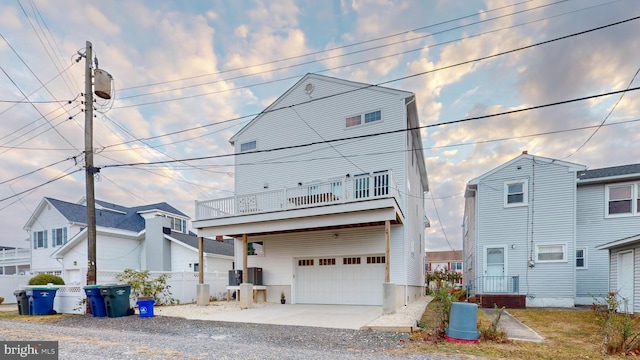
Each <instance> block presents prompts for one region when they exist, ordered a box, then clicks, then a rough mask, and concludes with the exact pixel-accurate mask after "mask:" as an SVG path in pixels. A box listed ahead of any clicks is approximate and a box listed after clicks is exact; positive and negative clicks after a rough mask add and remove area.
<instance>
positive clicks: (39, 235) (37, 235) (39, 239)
mask: <svg viewBox="0 0 640 360" xmlns="http://www.w3.org/2000/svg"><path fill="white" fill-rule="evenodd" d="M33 248H34V249H41V248H45V249H46V248H47V230H42V231H34V232H33Z"/></svg>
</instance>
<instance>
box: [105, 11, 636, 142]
mask: <svg viewBox="0 0 640 360" xmlns="http://www.w3.org/2000/svg"><path fill="white" fill-rule="evenodd" d="M638 19H640V16H636V17H633V18H630V19H626V20H622V21H618V22H615V23H611V24H608V25H603V26H599V27H595V28H592V29H588V30H584V31H580V32H577V33H573V34H569V35H565V36H561V37H557V38H554V39H550V40H546V41H542V42H538V43H534V44H530V45H526V46H522V47H519V48H514V49H511V50H507V51H503V52H499V53H496V54H493V55H487V56H483V57H480V58H476V59H473V60H467V61H463V62H459V63H456V64H451V65H447V66H444V67H440V68H437V69H432V70H427V71H423V72H419V73H415V74H412V75H408V76H403V77H400V78H395V79H391V80H387V81H384V82H380V83H377V84H363V86H362V87H360V88H356V89H352V90H347V91H344V92H339V93H334V94H330V95H325V96H322V97H317V98H313V99H310V100H307V101H303V102H300V103H297V104H292V105H288V106H283V107H280V108H274V109H270V108H266V109H264V110H262V111H261V112H259V113H253V114H249V115H244V116H240V117H236V118H231V119H227V120H223V121H219V122H217V123H213V124H207V125H200V126H196V127H192V128H188V129H184V130H179V131H174V132H170V133H167V134H163V135H157V136H152V137H147V138H144V139H143V140H152V139H158V138H161V137H165V136H171V135H176V134H180V133H184V132H189V131H193V130H198V129H203V128H206V127H210V126H214V125H218V124H223V123H227V122H231V121H237V120H241V119H245V118H249V117H255V116H258V115H261V114H265V113H270V112H275V111H279V110H283V109H286V108H290V107H293V106H299V105H304V104H308V103H312V102H315V101H320V100H325V99H329V98H333V97H337V96H341V95H345V94H349V93H353V92H356V91H362V90H365V89H369V88H373V87H378V86H381V85H386V84H390V83H393V82H398V81H402V80H407V79H411V78H414V77H418V76H423V75H427V74H430V73H434V72H436V71H441V70H446V69H451V68H454V67H458V66H462V65H468V64H471V63H475V62H478V61H483V60H488V59H491V58H495V57H498V56H502V55H507V54H510V53H514V52H517V51H521V50H526V49H530V48H533V47H536V46H540V45H545V44H549V43H552V42H555V41H559V40H564V39H567V38H571V37H574V36H578V35H584V34H587V33H590V32H594V31H597V30H602V29H605V28H609V27H612V26H617V25H621V24H624V23H627V22H630V21H634V20H638ZM196 96H200V95H196ZM193 97H195V96H193ZM185 98H187V97H183V98H179V99H185ZM174 100H175V99H174ZM174 100H160V101H157V102H154V103H162V102H168V101H174ZM148 104H151V103H148ZM145 105H146V104H145ZM132 106H136V105H131V106H122V107H119V108H125V107H132ZM124 144H126V143H122V144H114V145H108V146H106V147H105V148H108V147H112V146H117V145H124Z"/></svg>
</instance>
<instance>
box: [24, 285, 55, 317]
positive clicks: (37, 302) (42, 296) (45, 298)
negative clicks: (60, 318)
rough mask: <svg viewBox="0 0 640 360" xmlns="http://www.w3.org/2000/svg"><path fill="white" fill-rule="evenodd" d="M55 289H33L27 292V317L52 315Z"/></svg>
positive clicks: (53, 312)
mask: <svg viewBox="0 0 640 360" xmlns="http://www.w3.org/2000/svg"><path fill="white" fill-rule="evenodd" d="M57 290H58V289H55V288H44V287H33V288H30V289H28V290H27V296H28V297H29V315H53V314H56V311H55V310H53V300H54V299H55V297H56V291H57Z"/></svg>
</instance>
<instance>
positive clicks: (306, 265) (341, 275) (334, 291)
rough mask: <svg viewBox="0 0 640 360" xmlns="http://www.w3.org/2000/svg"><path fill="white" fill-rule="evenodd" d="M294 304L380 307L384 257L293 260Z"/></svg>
mask: <svg viewBox="0 0 640 360" xmlns="http://www.w3.org/2000/svg"><path fill="white" fill-rule="evenodd" d="M295 261H296V275H295V294H296V298H295V302H296V303H298V304H346V305H382V283H383V282H384V267H385V264H384V256H380V255H377V256H345V257H343V256H336V257H319V258H318V257H309V258H299V259H296V260H295Z"/></svg>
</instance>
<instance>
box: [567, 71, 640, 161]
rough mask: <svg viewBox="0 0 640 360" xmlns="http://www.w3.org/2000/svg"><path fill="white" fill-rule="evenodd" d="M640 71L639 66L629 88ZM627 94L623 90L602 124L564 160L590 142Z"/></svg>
mask: <svg viewBox="0 0 640 360" xmlns="http://www.w3.org/2000/svg"><path fill="white" fill-rule="evenodd" d="M639 72H640V68H638V70H636V73H635V74H634V75H633V78H632V79H631V81H629V85H627V89H628V88H629V87H630V86H631V84H633V81H634V80H635V79H636V76H638V73H639ZM625 94H626V92H623V93H622V94H620V97H619V98H618V101H616V103H615V104H613V107H612V108H611V110H609V113H608V114H607V116H605V117H604V120H602V122H601V123H600V126H598V127H597V128H596V129H595V130H594V131H593V133H591V135H590V136H589V137H588V138H587V140H585V141H584V142H583V143H582V145H580V146H578V148H577V149H575V150H574V151H573V152H572V153H571V154H569V155H567V157H565V158H564V159H562V160H565V159H568V158H570V157H572V156H573V155H575V154H576V153H577V152H578V151H580V149H582V148H583V147H584V146H585V145H587V143H588V142H589V140H591V139H592V138H593V137H594V136H595V135H596V133H597V132H598V130H600V128H601V127H602V126H603V125H604V123H605V122H607V119H609V116H611V114H612V113H613V111H614V110H615V109H616V107H617V106H618V104H619V103H620V101H622V98H623V97H624V95H625Z"/></svg>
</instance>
